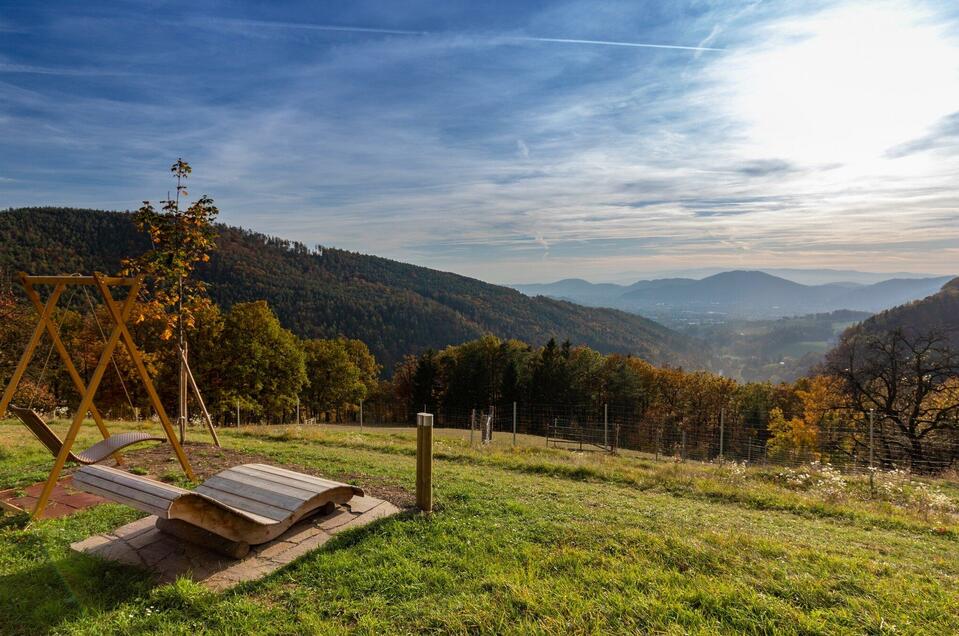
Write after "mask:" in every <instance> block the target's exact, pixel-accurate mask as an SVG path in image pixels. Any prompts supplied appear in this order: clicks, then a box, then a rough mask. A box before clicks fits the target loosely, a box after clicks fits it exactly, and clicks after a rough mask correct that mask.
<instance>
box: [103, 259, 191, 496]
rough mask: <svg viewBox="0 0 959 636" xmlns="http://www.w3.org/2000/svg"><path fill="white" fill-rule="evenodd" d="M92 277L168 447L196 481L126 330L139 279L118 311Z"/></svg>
mask: <svg viewBox="0 0 959 636" xmlns="http://www.w3.org/2000/svg"><path fill="white" fill-rule="evenodd" d="M93 277H94V278H95V279H97V282H98V284H97V287H99V289H100V293H101V294H102V295H103V301H104V302H105V303H106V306H107V309H108V310H109V311H110V315H111V316H112V317H113V322H114V324H115V325H116V329H115V330H114V333H115V334H119V335H118V337H121V336H122V338H123V343H124V344H125V345H126V348H127V352H128V353H129V354H130V358H131V359H132V360H133V364H134V365H135V366H136V369H137V373H138V374H139V376H140V379H141V380H142V381H143V385H144V387H145V388H146V390H147V395H149V396H150V402H151V404H152V405H153V409H154V410H155V411H156V412H157V416H158V417H159V418H160V423H161V424H162V425H163V430H164V432H165V433H166V436H167V439H169V440H170V445H171V446H173V450H174V452H175V453H176V456H177V459H178V460H180V466H181V467H182V468H183V472H184V473H186V476H187V477H189V478H190V480H192V481H196V475H195V474H194V473H193V468H192V467H191V466H190V460H189V459H187V456H186V453H184V452H183V447H182V446H181V445H180V442H179V440H177V437H176V433H175V432H174V431H173V426H172V425H171V424H170V418H168V417H167V414H166V410H164V408H163V403H162V402H161V401H160V396H159V395H158V394H157V391H156V388H155V387H154V386H153V381H152V380H150V374H149V373H148V372H147V369H146V365H144V364H143V357H142V356H141V355H140V351H139V349H137V346H136V343H135V342H134V340H133V336H131V335H130V330H129V329H127V325H126V320H127V317H128V316H129V313H130V308H131V307H132V305H133V301H134V300H135V299H136V296H137V292H139V290H140V279H137V282H136V284H134V285H133V287H131V288H130V294H129V295H128V296H127V299H126V301H125V302H124V304H123V308H122V309H118V308H117V303H116V301H115V300H114V299H113V296H112V295H111V294H110V288H109V287H108V286H107V284H106V283H105V282H103V281H102V280H101V279H100V276H99V274H94V275H93ZM111 339H112V336H111ZM114 344H116V343H114Z"/></svg>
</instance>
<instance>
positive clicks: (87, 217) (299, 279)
mask: <svg viewBox="0 0 959 636" xmlns="http://www.w3.org/2000/svg"><path fill="white" fill-rule="evenodd" d="M219 232H220V238H219V241H218V250H217V251H216V252H215V253H214V255H213V259H212V261H211V262H210V263H209V265H208V266H206V267H204V268H202V269H201V271H200V276H201V277H202V278H203V279H204V280H206V281H207V282H208V283H209V284H210V293H211V295H212V297H213V299H214V300H215V301H216V302H217V303H218V304H219V305H220V306H221V307H223V308H229V307H230V306H231V305H233V304H234V303H238V302H244V301H250V300H259V299H264V300H267V301H268V302H269V303H270V305H271V306H272V307H273V309H274V311H276V313H277V315H278V316H279V318H280V321H281V322H282V323H283V324H284V326H286V327H287V328H289V329H292V330H293V331H294V332H295V333H297V334H298V335H300V336H303V337H334V336H339V335H343V336H347V337H351V338H359V339H361V340H363V341H364V342H366V343H367V344H368V345H369V347H370V349H371V350H372V351H373V353H374V354H375V355H376V357H377V359H378V360H379V361H380V362H381V363H383V364H385V365H386V367H387V370H388V371H389V369H391V367H392V365H393V364H394V363H396V362H397V361H398V360H400V359H401V358H402V357H403V356H404V355H406V354H411V353H418V352H421V351H423V350H424V349H427V348H430V347H432V348H437V349H438V348H442V347H445V346H447V345H450V344H459V343H461V342H464V341H466V340H470V339H473V338H477V337H479V336H481V335H484V334H487V333H493V334H495V335H497V336H500V337H502V338H517V339H520V340H523V341H525V342H528V343H530V344H533V345H541V344H543V343H545V342H546V341H547V340H548V339H549V338H556V339H557V340H558V341H563V340H565V339H569V340H570V341H572V342H573V343H574V344H586V345H589V346H590V347H593V348H594V349H597V350H599V351H603V352H621V353H631V354H634V355H636V356H639V357H642V358H644V359H646V360H649V361H650V362H653V363H657V364H673V365H686V366H694V367H701V366H704V365H705V362H704V358H705V357H706V355H707V354H706V353H704V352H703V347H702V346H701V344H699V343H698V341H695V340H694V339H692V338H690V337H688V336H685V335H682V334H680V333H677V332H675V331H672V330H671V329H668V328H666V327H664V326H663V325H660V324H658V323H656V322H653V321H652V320H648V319H646V318H643V317H641V316H638V315H635V314H630V313H625V312H622V311H616V310H612V309H597V308H591V307H584V306H581V305H576V304H573V303H570V302H565V301H562V300H555V299H551V298H545V297H540V298H530V297H528V296H525V295H523V294H521V293H519V292H518V291H516V290H513V289H510V288H508V287H502V286H499V285H491V284H489V283H484V282H482V281H479V280H476V279H473V278H467V277H465V276H459V275H456V274H451V273H447V272H440V271H436V270H432V269H427V268H425V267H417V266H414V265H408V264H405V263H399V262H396V261H392V260H388V259H385V258H379V257H377V256H368V255H364V254H357V253H354V252H347V251H343V250H337V249H323V250H322V251H321V252H317V251H315V250H311V249H308V248H307V247H306V246H305V245H303V244H301V243H296V242H292V241H286V240H283V239H277V238H273V237H268V236H265V235H262V234H257V233H254V232H249V231H245V230H242V229H239V228H231V227H226V226H221V227H220V228H219ZM148 248H149V242H148V240H147V238H146V237H145V236H144V235H142V234H140V233H139V232H137V231H136V229H135V228H134V226H133V223H132V220H131V216H130V215H129V214H125V213H119V212H104V211H95V210H77V209H69V208H24V209H12V210H6V211H0V272H3V273H5V274H6V275H7V276H10V275H12V274H14V273H15V272H17V271H19V270H25V271H28V272H30V273H33V274H41V273H46V274H56V273H70V272H88V271H94V270H98V271H103V272H115V271H116V270H117V269H118V267H119V263H120V260H121V259H122V258H124V257H126V256H131V255H136V254H139V253H142V252H144V251H145V250H147V249H148Z"/></svg>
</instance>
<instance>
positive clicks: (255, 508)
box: [196, 483, 290, 521]
mask: <svg viewBox="0 0 959 636" xmlns="http://www.w3.org/2000/svg"><path fill="white" fill-rule="evenodd" d="M196 491H197V492H198V493H200V494H203V495H206V496H207V497H209V498H210V499H215V500H216V501H219V502H221V503H224V504H226V505H228V506H231V507H233V508H236V509H238V510H242V511H244V512H253V513H256V514H258V515H261V516H264V517H268V518H270V519H273V520H274V521H280V520H282V519H286V518H287V517H289V516H290V511H289V510H284V509H283V508H278V507H277V506H271V505H269V504H265V503H261V502H259V501H255V500H253V499H248V498H246V497H244V496H243V495H240V494H236V493H232V492H228V491H225V490H220V489H219V488H213V487H211V486H207V485H206V484H205V483H204V484H203V485H201V486H200V487H199V488H197V489H196Z"/></svg>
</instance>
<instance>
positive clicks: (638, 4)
mask: <svg viewBox="0 0 959 636" xmlns="http://www.w3.org/2000/svg"><path fill="white" fill-rule="evenodd" d="M177 157H182V158H183V159H185V160H186V161H188V162H190V164H191V165H192V167H193V170H194V172H193V177H192V179H191V181H190V186H191V187H190V194H191V195H192V196H193V197H195V196H198V195H200V194H209V195H210V196H212V197H213V198H214V199H215V200H216V202H217V204H218V206H219V207H220V210H221V219H222V220H223V221H224V222H226V223H229V224H231V225H240V226H243V227H248V228H252V229H255V230H258V231H261V232H264V233H268V234H272V235H277V236H282V237H285V238H290V239H295V240H298V241H301V242H303V243H306V244H307V245H310V246H314V245H324V246H335V247H340V248H345V249H349V250H354V251H359V252H364V253H370V254H377V255H380V256H386V257H389V258H395V259H398V260H402V261H406V262H412V263H417V264H421V265H426V266H429V267H435V268H438V269H443V270H447V271H454V272H458V273H462V274H465V275H469V276H475V277H477V278H481V279H483V280H488V281H493V282H504V283H521V282H534V281H539V282H545V281H550V280H556V279H559V278H565V277H579V278H586V279H589V280H594V281H603V280H624V279H628V278H630V277H638V276H640V275H646V274H653V273H655V272H663V271H667V270H682V269H687V268H713V267H718V268H729V269H734V268H740V269H741V268H760V267H802V268H819V267H831V268H848V269H858V270H863V271H919V272H929V273H941V274H950V273H956V272H957V270H959V178H957V177H959V3H952V2H926V3H924V2H882V1H878V0H877V1H870V2H820V1H816V0H811V1H803V2H757V1H752V2H718V1H709V0H698V1H694V2H661V1H658V0H656V1H652V2H642V1H639V0H624V1H621V2H620V1H609V2H605V1H601V0H592V1H568V2H563V1H557V2H521V1H518V0H513V1H511V2H497V1H484V2H475V1H461V2H460V1H454V0H444V1H443V2H425V1H410V2H403V1H400V0H390V1H382V2H364V1H361V0H360V1H351V2H342V1H340V2H331V1H327V2H321V1H315V2H314V1H310V2H301V3H294V2H289V3H263V2H230V1H214V2H203V3H196V2H122V1H119V2H118V1H114V2H98V1H96V0H90V1H87V2H83V3H78V2H57V1H53V0H46V1H44V2H9V1H7V0H0V208H6V207H20V206H30V205H63V206H73V207H94V208H101V209H111V210H126V209H136V208H137V207H139V205H140V203H141V201H142V200H144V199H150V200H153V201H158V200H161V199H163V198H165V196H166V194H167V192H168V191H169V190H170V189H171V188H172V187H173V185H174V184H173V182H172V181H171V179H170V178H169V173H168V168H169V165H170V164H171V163H172V162H173V161H174V160H175V159H176V158H177Z"/></svg>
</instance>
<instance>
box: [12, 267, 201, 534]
mask: <svg viewBox="0 0 959 636" xmlns="http://www.w3.org/2000/svg"><path fill="white" fill-rule="evenodd" d="M18 277H19V278H20V282H21V283H23V288H24V290H26V293H27V297H28V298H29V299H30V302H31V303H33V306H34V307H35V308H36V310H37V313H38V314H40V320H39V322H37V326H36V328H35V329H34V331H33V335H32V336H31V337H30V340H29V342H28V343H27V347H26V349H25V350H24V352H23V356H21V358H20V362H19V364H17V368H16V370H15V371H14V372H13V377H12V378H10V383H9V384H8V385H7V388H6V390H5V391H4V392H3V397H2V398H0V414H3V413H4V412H5V411H6V410H7V406H9V405H10V401H11V400H12V399H13V395H14V393H15V392H16V390H17V385H18V384H19V383H20V380H21V379H22V378H23V374H24V373H25V372H26V370H27V366H28V365H29V364H30V360H31V359H32V358H33V354H34V353H35V352H36V348H37V344H38V343H39V342H40V338H41V337H42V336H43V332H44V331H46V332H47V334H49V336H50V338H51V340H52V341H53V346H54V348H55V349H56V350H57V353H58V354H59V355H60V358H61V359H62V360H63V364H64V366H65V367H66V370H67V373H68V374H69V375H70V379H71V380H72V382H73V385H74V386H75V387H76V389H77V391H78V392H79V393H80V396H81V397H80V404H79V406H77V409H76V412H75V415H74V416H73V423H72V424H71V425H70V429H69V430H68V431H67V436H66V438H65V439H64V440H63V447H62V448H61V449H60V452H59V454H58V455H57V459H56V461H55V462H54V464H53V470H52V471H50V476H49V477H48V478H47V481H46V483H45V484H44V486H43V491H42V492H41V493H40V499H39V500H38V501H37V505H36V507H35V508H34V510H33V513H32V514H33V517H37V516H38V515H39V514H40V512H42V511H43V509H44V508H45V507H46V505H47V502H48V501H49V500H50V494H51V493H52V492H53V488H54V486H56V483H57V479H59V477H60V472H61V471H62V470H63V465H64V463H66V461H67V457H68V456H69V454H70V450H71V449H72V448H73V443H74V442H75V441H76V439H77V434H78V433H79V432H80V426H81V424H82V423H83V418H84V417H85V416H86V414H87V412H88V411H89V412H90V413H91V414H92V415H93V420H94V422H96V424H97V428H99V429H100V432H101V434H102V435H103V437H104V439H106V438H108V437H109V436H110V432H109V431H108V430H107V427H106V425H105V424H104V423H103V418H102V417H101V415H100V412H99V411H98V410H97V407H96V405H95V404H94V403H93V397H94V395H96V392H97V389H98V388H99V387H100V382H101V380H103V375H104V373H105V372H106V370H107V367H108V366H109V364H110V359H111V358H112V356H113V350H114V349H116V346H117V344H118V343H119V342H120V340H121V339H122V340H123V344H124V345H125V346H126V349H127V351H128V352H129V354H130V359H132V360H133V364H134V366H135V367H136V371H137V375H138V376H139V377H140V379H141V380H142V381H143V385H144V387H145V388H146V391H147V394H148V395H149V397H150V404H151V405H152V406H153V409H154V410H155V411H156V413H157V416H158V417H159V418H160V423H161V424H162V425H163V430H164V432H165V433H166V436H167V439H169V440H170V445H171V446H173V450H174V452H175V453H176V456H177V459H179V460H180V466H182V467H183V472H185V473H186V475H187V477H189V478H190V479H191V480H192V479H196V476H195V475H194V474H193V468H191V467H190V460H188V459H187V456H186V454H185V453H184V452H183V447H182V446H181V445H180V442H179V441H178V440H177V437H176V434H175V433H174V431H173V426H172V425H171V424H170V419H169V418H168V417H167V414H166V411H165V410H164V409H163V404H161V403H160V396H159V395H158V394H157V392H156V388H155V387H154V386H153V381H152V380H150V374H149V373H148V372H147V369H146V366H145V365H144V364H143V356H142V355H141V353H140V351H139V349H137V346H136V343H135V342H134V341H133V336H131V335H130V330H129V329H128V328H127V325H126V321H127V319H128V318H129V317H130V311H131V310H132V309H133V304H134V302H135V301H136V297H137V293H138V292H139V291H140V286H141V284H142V279H140V278H118V277H113V276H104V275H103V274H99V273H94V274H93V275H91V276H28V275H27V274H25V273H23V272H20V274H19V275H18ZM35 285H53V286H54V287H53V291H52V292H51V293H50V296H49V297H48V298H47V302H46V303H43V302H42V301H41V300H40V296H39V294H37V292H36V290H35V289H34V286H35ZM68 285H92V286H94V287H96V288H97V289H98V290H99V291H100V294H101V295H102V296H103V302H104V304H105V305H106V308H107V310H108V311H109V313H110V318H111V319H112V321H113V324H114V328H113V331H112V332H111V334H110V337H109V338H108V339H107V341H106V344H105V345H104V348H103V352H102V353H101V354H100V360H99V362H98V364H97V367H96V369H95V370H94V371H93V376H92V377H91V378H90V384H89V385H86V386H84V383H83V379H82V378H81V377H80V374H79V373H78V372H77V369H76V366H74V364H73V360H71V359H70V355H69V353H67V350H66V347H64V346H63V341H62V340H60V335H59V333H58V329H57V327H56V325H55V324H54V322H53V320H52V317H53V310H54V309H55V308H56V306H57V301H58V300H59V299H60V296H61V295H62V294H63V291H64V290H65V289H66V287H67V286H68ZM111 287H128V288H129V291H128V292H127V297H126V299H125V300H123V301H122V304H121V303H119V302H118V301H116V300H115V299H114V298H113V294H112V292H111V291H110V288H111ZM118 461H119V458H118Z"/></svg>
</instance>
